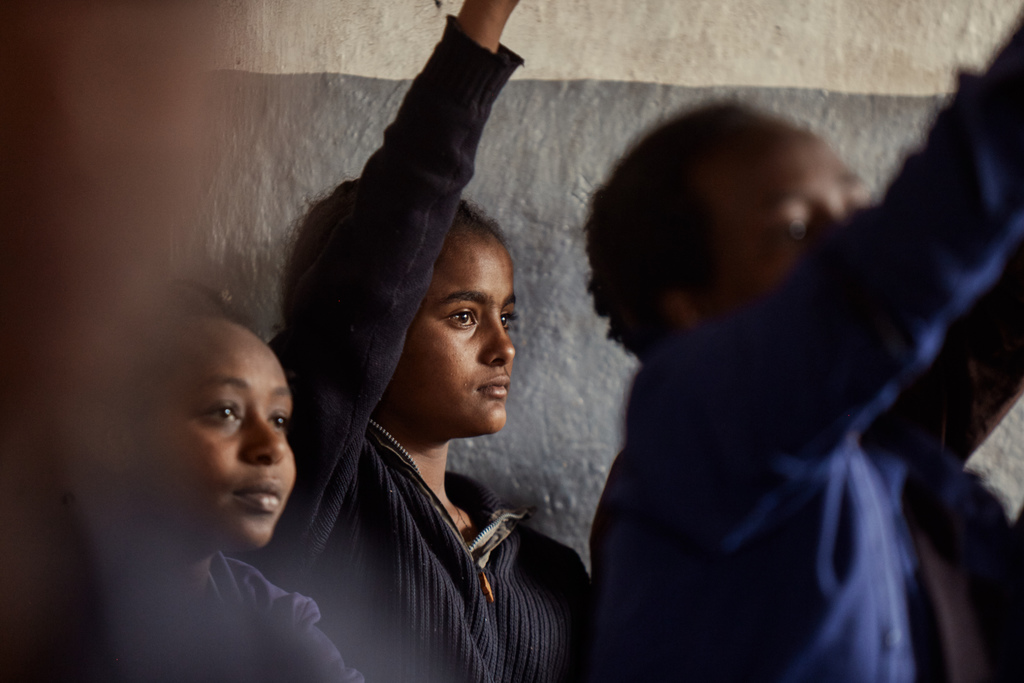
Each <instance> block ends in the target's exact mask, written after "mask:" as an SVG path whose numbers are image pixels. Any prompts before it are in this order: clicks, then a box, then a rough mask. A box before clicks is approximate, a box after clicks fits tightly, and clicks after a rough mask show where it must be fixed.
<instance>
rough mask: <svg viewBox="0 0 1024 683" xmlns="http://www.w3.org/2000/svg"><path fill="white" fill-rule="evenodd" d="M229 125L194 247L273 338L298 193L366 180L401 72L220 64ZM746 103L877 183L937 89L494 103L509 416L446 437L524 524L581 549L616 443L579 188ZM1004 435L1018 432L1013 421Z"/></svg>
mask: <svg viewBox="0 0 1024 683" xmlns="http://www.w3.org/2000/svg"><path fill="white" fill-rule="evenodd" d="M219 80H220V81H221V84H222V85H223V92H224V94H225V102H226V106H227V107H228V108H229V110H230V113H231V120H232V125H231V126H230V128H228V129H226V130H225V131H224V135H223V139H224V147H223V148H222V149H221V150H218V155H219V156H218V158H219V159H220V164H221V168H220V173H219V174H218V180H217V182H216V183H214V184H213V185H212V186H211V187H210V198H211V201H212V203H211V207H212V218H211V220H212V225H210V226H204V228H203V229H202V230H200V231H198V233H197V238H196V241H195V243H193V244H192V245H189V246H188V247H186V249H185V251H186V254H185V255H188V254H192V255H195V256H197V257H198V258H199V259H200V260H205V261H207V262H209V263H211V264H212V266H213V273H215V274H211V275H207V276H206V277H207V278H208V279H212V281H213V282H214V283H216V284H218V285H219V286H223V287H226V288H228V289H229V290H230V291H231V292H232V294H233V296H234V297H235V299H236V301H237V303H238V304H240V305H241V306H242V307H243V308H244V309H246V310H248V311H250V312H251V313H252V315H253V318H254V320H255V322H256V325H257V327H258V328H259V329H260V330H261V331H262V332H263V333H264V334H266V335H269V334H270V333H271V331H272V330H273V328H274V326H275V324H276V323H277V321H278V311H277V295H278V292H277V279H278V273H279V268H280V264H281V262H282V259H283V254H284V247H285V244H286V242H287V235H288V229H289V226H290V225H291V223H292V222H293V221H294V219H295V218H296V217H297V216H298V215H299V214H300V212H301V211H302V209H303V206H304V205H305V202H306V201H307V199H309V198H311V197H314V196H316V195H318V194H320V193H322V192H324V191H326V190H328V189H330V187H331V186H332V185H334V184H335V183H337V182H338V181H339V180H341V179H343V178H346V177H352V176H355V175H357V174H358V173H359V171H360V169H361V167H362V165H363V163H364V162H365V160H366V158H367V157H368V156H369V155H370V153H372V152H373V150H374V149H375V148H376V147H377V146H378V145H379V144H380V140H381V134H382V132H383V129H384V126H385V125H386V123H387V122H388V121H389V120H390V119H391V117H392V116H393V115H394V112H395V110H396V108H397V107H398V105H399V103H400V101H401V97H402V95H403V94H404V92H405V89H406V87H407V83H406V82H395V81H389V80H381V79H370V78H361V77H356V76H341V75H329V74H319V75H276V76H275V75H260V74H248V73H240V72H224V73H222V74H220V77H219ZM721 97H729V98H738V99H742V100H745V101H748V102H751V103H754V104H756V105H758V106H761V107H764V108H767V109H769V110H772V111H775V112H778V113H780V114H783V115H786V116H789V117H791V118H793V119H795V120H797V121H799V122H804V123H806V124H807V125H809V126H811V127H812V128H813V129H814V130H816V131H818V132H819V133H821V134H822V135H824V136H825V137H826V138H827V139H829V140H830V141H831V142H832V143H833V144H834V145H835V146H836V148H837V149H838V150H839V153H840V154H841V156H843V157H844V158H845V159H846V160H847V161H848V163H849V164H850V165H851V166H852V168H853V169H854V170H856V171H857V172H859V173H860V174H861V175H862V176H863V177H864V178H865V179H866V180H867V182H868V183H869V185H870V186H871V187H872V188H873V189H874V190H876V191H877V190H879V189H880V188H882V187H884V183H885V181H886V179H887V178H888V177H889V176H890V174H891V173H892V172H893V171H894V170H895V169H896V168H897V166H898V164H899V161H900V159H901V157H902V155H903V153H904V151H905V150H906V149H907V148H908V147H909V146H912V145H914V144H916V143H917V141H918V140H919V139H920V135H921V134H922V131H923V130H924V129H925V127H926V124H927V123H928V122H929V121H930V120H931V118H932V116H933V115H934V112H935V110H936V107H937V106H938V105H939V104H940V98H938V97H927V98H925V97H893V96H878V95H871V96H865V95H848V94H846V95H844V94H834V93H832V94H830V93H827V92H824V91H820V90H804V89H759V88H740V89H735V88H688V87H680V86H666V85H653V84H642V83H622V82H607V81H562V82H551V81H517V82H513V83H512V84H510V85H509V86H508V88H507V89H506V91H505V93H504V94H503V95H502V97H501V99H500V100H499V102H498V104H497V106H496V107H495V110H494V114H493V116H492V119H491V123H490V124H489V127H488V129H487V132H486V133H485V136H484V139H483V142H482V145H481V149H480V154H479V157H478V164H477V175H476V178H475V179H474V180H473V183H472V184H471V185H470V187H469V189H468V192H467V196H468V197H470V198H472V199H474V200H476V201H477V202H479V203H480V204H481V205H482V206H483V207H485V208H486V209H487V210H488V211H489V212H490V213H491V214H492V215H494V216H495V217H496V218H497V219H498V220H499V221H500V222H501V224H502V225H503V226H504V227H505V228H506V230H507V232H508V235H509V240H510V242H511V250H512V255H513V258H514V260H515V262H516V264H517V270H516V294H517V296H518V299H519V304H518V305H517V308H518V310H519V311H520V312H521V314H522V315H521V319H520V322H518V323H516V330H515V332H514V337H515V340H516V343H517V347H518V353H517V356H516V363H515V371H514V373H513V384H512V392H511V394H510V398H509V408H508V410H509V421H508V426H507V427H506V428H505V430H504V431H502V432H501V433H499V434H497V435H494V436H489V437H483V438H479V439H475V440H468V441H461V442H456V443H454V444H453V446H452V457H451V465H452V467H453V469H456V470H458V471H462V472H465V473H468V474H471V475H473V476H476V477H477V478H479V479H481V480H483V481H484V482H486V483H488V484H489V485H490V486H492V487H493V488H495V489H497V490H498V491H499V493H501V494H503V495H504V496H506V497H508V498H510V499H512V500H513V501H514V502H517V503H524V504H533V505H537V506H539V511H538V514H537V516H536V518H535V521H534V524H535V525H536V526H537V527H538V528H540V529H541V530H544V531H546V532H548V533H550V534H552V535H553V536H555V537H556V538H558V539H560V540H562V541H564V542H566V543H569V544H570V545H572V546H573V547H575V548H576V549H577V550H578V551H579V552H580V554H581V555H582V556H583V557H585V558H586V557H587V534H588V531H589V525H590V520H591V517H592V515H593V510H594V507H595V505H596V502H597V497H598V495H599V493H600V491H601V489H602V487H603V484H604V479H605V476H606V473H607V468H608V465H609V464H610V462H611V460H612V458H613V457H614V455H615V453H616V452H617V451H618V449H619V446H620V440H621V433H620V432H621V429H620V428H621V422H622V400H623V398H624V396H625V393H626V392H627V391H628V383H629V378H630V376H631V375H632V373H633V371H634V368H635V365H634V362H633V361H632V360H631V359H630V358H629V357H628V356H627V355H626V354H625V353H623V352H622V351H621V350H620V349H619V348H618V347H617V346H616V345H614V344H612V343H611V342H609V341H607V340H606V339H605V338H604V331H605V325H604V322H603V321H602V320H600V319H598V318H597V317H596V316H595V315H594V313H593V311H592V308H591V303H590V299H589V297H588V295H587V294H586V291H585V282H586V278H587V265H586V260H585V256H584V253H583V248H582V238H581V232H580V226H581V225H582V223H583V220H584V216H585V209H586V205H587V202H588V201H589V196H590V194H591V192H592V191H593V189H594V188H595V186H597V185H598V184H599V183H600V182H601V181H602V180H603V179H604V178H605V177H606V174H607V173H608V171H609V169H610V167H611V166H612V164H613V162H614V160H615V159H616V158H617V157H618V156H619V155H620V154H621V153H622V151H623V150H625V149H626V148H627V147H628V145H629V144H630V143H631V142H632V141H634V140H635V138H636V137H637V136H638V135H639V134H640V133H641V132H642V131H643V130H645V129H646V128H648V127H649V126H650V125H652V124H654V123H656V122H657V121H659V120H661V119H663V118H664V117H666V116H668V115H670V114H671V113H673V112H675V111H677V110H679V109H680V108H683V107H689V106H693V105H695V104H697V103H699V102H703V101H706V100H708V99H712V98H721ZM1008 423H1009V424H1010V425H1011V428H1010V430H1003V431H1001V432H1000V433H997V434H996V435H995V437H994V438H993V439H991V440H990V443H989V444H987V445H986V449H985V451H986V452H985V456H984V457H983V458H982V459H981V461H980V464H979V469H981V470H983V471H986V472H990V473H992V476H993V477H994V481H996V483H997V485H998V486H1000V487H1001V490H1002V491H1003V493H1004V494H1005V497H1006V498H1007V500H1008V501H1009V503H1008V504H1009V505H1010V506H1016V505H1017V504H1018V502H1019V500H1020V489H1019V486H1018V484H1017V482H1022V481H1024V465H1022V464H1021V463H1024V459H1022V458H1021V454H1020V452H1019V451H1020V447H1019V446H1017V445H1016V444H1015V441H1019V440H1015V439H1013V438H1012V437H1013V432H1014V431H1018V430H1019V429H1020V427H1021V426H1022V423H1024V409H1018V410H1016V411H1015V412H1014V413H1013V414H1011V417H1010V418H1009V420H1008ZM1011 430H1013V431H1011Z"/></svg>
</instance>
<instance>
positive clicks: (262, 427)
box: [161, 319, 295, 552]
mask: <svg viewBox="0 0 1024 683" xmlns="http://www.w3.org/2000/svg"><path fill="white" fill-rule="evenodd" d="M186 334H188V335H189V338H188V341H187V343H188V345H189V348H188V352H187V354H186V355H187V360H186V362H184V363H182V368H181V374H180V376H179V377H178V378H177V379H176V380H175V382H174V390H173V391H172V392H171V395H170V396H169V400H168V402H167V405H166V406H165V409H164V413H163V415H162V424H161V434H162V435H163V438H164V442H165V444H167V445H168V446H169V458H170V467H171V470H172V472H173V473H174V474H175V475H176V476H175V477H173V478H172V481H173V483H174V485H175V489H174V494H175V501H174V502H177V501H178V500H180V501H181V503H182V512H184V513H185V518H186V519H187V520H188V522H189V528H188V529H185V531H186V532H188V533H190V534H192V532H193V531H194V532H195V540H196V541H197V543H199V544H200V545H202V546H203V550H204V551H210V552H213V551H216V550H248V549H252V548H259V547H262V546H264V545H266V544H267V543H268V542H269V541H270V537H271V535H272V534H273V532H274V525H275V524H276V523H277V520H278V518H279V517H280V516H281V512H282V511H283V510H284V506H285V502H286V501H287V500H288V494H289V493H291V490H292V486H293V485H294V484H295V461H294V459H293V457H292V451H291V449H290V448H289V446H288V441H287V439H286V427H287V425H288V420H289V418H290V417H291V411H292V398H291V392H290V391H289V390H288V384H287V382H286V381H285V376H284V372H283V371H282V370H281V366H280V364H279V363H278V361H277V358H276V357H275V356H274V354H273V352H272V351H271V350H270V349H269V348H268V347H267V345H266V344H264V343H263V342H262V341H260V340H259V339H258V338H257V337H256V336H255V335H254V334H252V333H251V332H249V331H248V330H246V329H244V328H243V327H241V326H239V325H235V324H234V323H230V322H227V321H224V320H216V319H204V320H201V321H198V322H197V323H196V326H195V329H189V330H187V332H186Z"/></svg>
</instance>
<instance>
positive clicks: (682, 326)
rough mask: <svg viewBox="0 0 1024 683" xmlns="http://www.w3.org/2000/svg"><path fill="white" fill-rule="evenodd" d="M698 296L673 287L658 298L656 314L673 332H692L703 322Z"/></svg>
mask: <svg viewBox="0 0 1024 683" xmlns="http://www.w3.org/2000/svg"><path fill="white" fill-rule="evenodd" d="M701 309H702V307H701V306H700V302H699V295H698V294H696V293H695V292H692V291H690V290H686V289H679V288H677V287H673V288H671V289H666V290H665V291H664V292H662V293H661V294H660V295H659V296H658V313H659V314H660V315H661V319H662V321H663V322H664V323H665V325H666V326H668V327H669V328H670V329H673V330H692V329H693V328H694V327H696V326H697V325H699V324H700V323H701V322H702V321H703V320H704V314H703V313H702V312H701Z"/></svg>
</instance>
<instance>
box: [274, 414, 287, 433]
mask: <svg viewBox="0 0 1024 683" xmlns="http://www.w3.org/2000/svg"><path fill="white" fill-rule="evenodd" d="M270 424H272V425H274V426H275V427H276V428H278V429H280V430H285V429H288V416H287V415H274V416H273V417H271V418H270Z"/></svg>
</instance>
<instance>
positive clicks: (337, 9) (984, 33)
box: [219, 0, 1021, 94]
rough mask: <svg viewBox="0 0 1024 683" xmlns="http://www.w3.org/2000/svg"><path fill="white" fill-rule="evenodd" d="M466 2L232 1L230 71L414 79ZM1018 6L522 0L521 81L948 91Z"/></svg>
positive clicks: (903, 0)
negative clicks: (524, 63)
mask: <svg viewBox="0 0 1024 683" xmlns="http://www.w3.org/2000/svg"><path fill="white" fill-rule="evenodd" d="M460 2H461V0H402V1H401V2H380V1H379V0H340V1H339V0H221V1H220V4H219V8H220V10H221V22H220V26H219V31H220V34H221V39H220V42H221V45H222V47H223V51H222V53H221V57H220V66H221V67H223V68H229V69H245V70H250V71H259V72H267V73H304V72H330V73H345V74H353V75H360V76H372V77H377V78H394V79H400V78H411V77H412V76H414V75H415V74H416V73H417V71H419V67H420V65H421V64H422V62H423V56H424V55H425V54H427V52H428V51H429V49H430V47H431V45H433V43H434V41H435V40H436V36H437V35H438V32H439V30H440V27H441V25H442V23H443V18H444V16H445V15H446V14H449V13H455V12H457V11H458V8H459V5H460ZM1020 10H1021V6H1020V3H1019V2H1017V1H1016V0H797V1H794V0H632V1H630V2H622V1H621V0H545V1H541V0H523V2H522V3H521V5H520V7H519V9H518V10H517V13H516V15H515V16H514V17H513V19H512V21H511V22H510V24H509V28H508V30H507V32H506V40H505V42H506V43H507V44H508V45H509V46H510V47H511V48H512V49H514V50H517V51H519V52H520V53H521V54H523V55H524V56H526V57H527V66H528V68H527V69H525V70H523V71H522V73H521V75H520V77H522V78H529V79H551V80H562V79H580V78H593V79H604V80H622V81H645V82H651V83H665V84H675V85H690V86H722V85H739V86H769V87H780V86H781V87H805V88H828V89H830V90H840V91H845V92H861V93H888V94H935V93H943V92H949V90H950V89H951V87H952V85H953V82H954V79H953V76H954V72H955V70H956V69H957V68H958V67H978V66H981V65H983V64H984V63H985V62H986V60H987V59H988V57H989V55H990V54H991V52H992V50H993V49H994V48H995V47H996V46H997V45H998V44H999V43H1000V42H1001V41H1002V40H1003V39H1004V38H1005V36H1006V35H1007V32H1008V31H1009V30H1010V27H1011V26H1012V25H1013V24H1014V20H1015V18H1016V17H1018V16H1019V15H1020Z"/></svg>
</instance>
